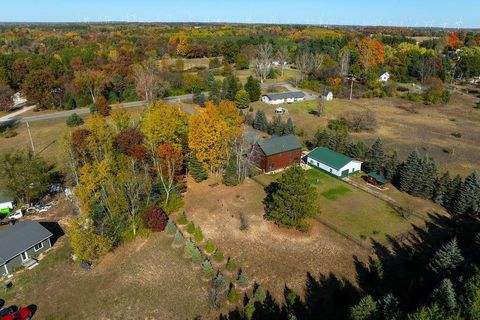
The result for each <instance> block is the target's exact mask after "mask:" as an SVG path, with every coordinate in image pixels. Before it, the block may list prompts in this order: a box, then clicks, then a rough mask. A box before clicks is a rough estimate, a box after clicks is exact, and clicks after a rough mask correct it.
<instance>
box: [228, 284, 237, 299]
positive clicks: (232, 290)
mask: <svg viewBox="0 0 480 320" xmlns="http://www.w3.org/2000/svg"><path fill="white" fill-rule="evenodd" d="M228 302H230V303H237V302H238V292H237V289H236V288H235V287H234V286H233V285H232V286H231V287H230V291H229V292H228Z"/></svg>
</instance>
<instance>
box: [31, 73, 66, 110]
mask: <svg viewBox="0 0 480 320" xmlns="http://www.w3.org/2000/svg"><path fill="white" fill-rule="evenodd" d="M59 88H60V84H59V82H58V81H57V79H56V78H55V76H54V75H53V74H52V73H51V72H49V71H48V70H35V71H32V72H30V73H29V74H28V75H27V77H26V78H25V81H24V82H23V84H22V90H23V91H24V92H25V96H26V97H27V99H28V100H29V101H30V102H35V103H36V104H37V107H40V108H50V107H53V106H55V105H56V103H57V99H56V97H55V94H54V93H55V90H56V89H59Z"/></svg>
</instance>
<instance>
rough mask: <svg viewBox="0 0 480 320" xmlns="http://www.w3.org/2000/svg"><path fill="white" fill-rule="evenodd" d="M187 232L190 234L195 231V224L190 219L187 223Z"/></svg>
mask: <svg viewBox="0 0 480 320" xmlns="http://www.w3.org/2000/svg"><path fill="white" fill-rule="evenodd" d="M187 232H188V233H190V234H194V233H195V224H194V223H193V222H192V221H190V222H189V223H188V225H187Z"/></svg>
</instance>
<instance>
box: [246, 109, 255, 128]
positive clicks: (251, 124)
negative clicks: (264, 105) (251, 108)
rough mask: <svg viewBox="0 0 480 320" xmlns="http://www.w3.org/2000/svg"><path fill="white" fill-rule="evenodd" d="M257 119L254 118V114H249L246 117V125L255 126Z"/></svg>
mask: <svg viewBox="0 0 480 320" xmlns="http://www.w3.org/2000/svg"><path fill="white" fill-rule="evenodd" d="M254 120H255V119H254V118H253V116H252V114H251V113H250V112H248V113H247V114H246V115H245V123H246V124H248V125H249V126H253V121H254Z"/></svg>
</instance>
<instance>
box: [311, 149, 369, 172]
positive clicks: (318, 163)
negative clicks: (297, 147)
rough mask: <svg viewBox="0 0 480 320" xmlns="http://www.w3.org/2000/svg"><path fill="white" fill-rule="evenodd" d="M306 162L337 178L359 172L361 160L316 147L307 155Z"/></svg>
mask: <svg viewBox="0 0 480 320" xmlns="http://www.w3.org/2000/svg"><path fill="white" fill-rule="evenodd" d="M307 163H308V164H309V165H310V166H312V167H316V168H318V169H320V170H322V171H325V172H327V173H329V174H331V175H334V176H336V177H338V178H345V177H348V176H349V175H352V174H355V173H358V172H360V170H361V169H362V162H361V161H357V160H354V159H351V158H349V157H347V156H346V155H343V154H341V153H338V152H335V151H332V150H330V149H327V148H316V149H315V150H313V151H312V152H310V153H309V154H308V155H307Z"/></svg>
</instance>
